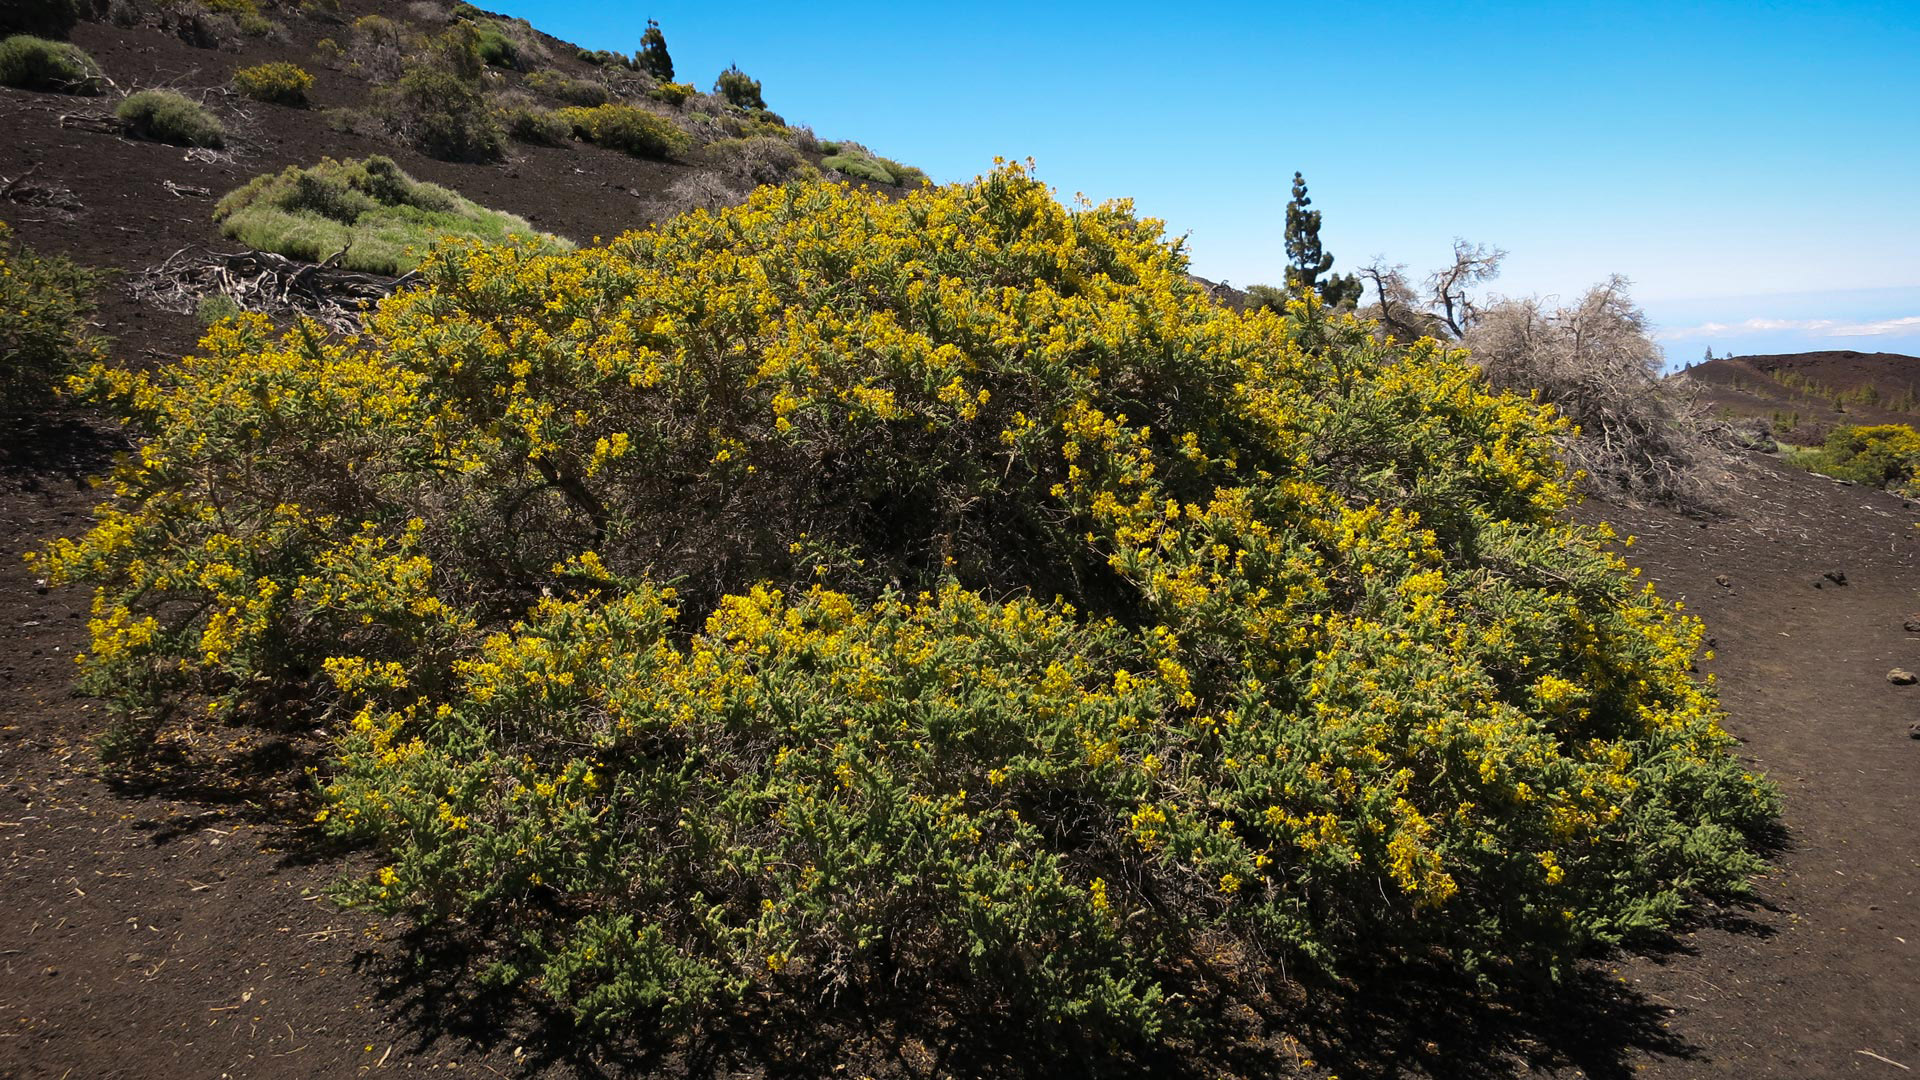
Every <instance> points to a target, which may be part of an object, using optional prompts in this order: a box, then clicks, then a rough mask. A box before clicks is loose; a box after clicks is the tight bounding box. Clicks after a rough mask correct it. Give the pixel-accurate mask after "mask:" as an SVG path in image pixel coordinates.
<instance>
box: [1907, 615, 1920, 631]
mask: <svg viewBox="0 0 1920 1080" xmlns="http://www.w3.org/2000/svg"><path fill="white" fill-rule="evenodd" d="M1907 633H1909V634H1920V615H1915V616H1914V617H1913V618H1911V619H1908V620H1907Z"/></svg>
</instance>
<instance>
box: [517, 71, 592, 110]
mask: <svg viewBox="0 0 1920 1080" xmlns="http://www.w3.org/2000/svg"><path fill="white" fill-rule="evenodd" d="M527 89H529V90H532V91H534V92H535V93H538V94H545V95H546V96H548V97H550V98H554V99H556V100H558V101H564V102H566V103H567V104H569V105H579V106H581V107H583V108H588V109H591V108H593V107H594V106H596V105H605V104H606V103H607V102H608V101H609V100H611V98H610V97H609V95H608V94H607V88H606V87H605V86H603V85H601V84H600V83H597V82H588V81H587V80H585V79H573V78H568V77H567V76H565V75H563V74H561V73H560V72H557V71H536V72H534V73H533V74H531V75H529V76H527Z"/></svg>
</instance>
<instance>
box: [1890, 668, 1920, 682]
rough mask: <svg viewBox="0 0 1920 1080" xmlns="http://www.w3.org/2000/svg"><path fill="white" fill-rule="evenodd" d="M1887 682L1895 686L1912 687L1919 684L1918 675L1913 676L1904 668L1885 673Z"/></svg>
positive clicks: (1919, 678) (1919, 677) (1919, 676)
mask: <svg viewBox="0 0 1920 1080" xmlns="http://www.w3.org/2000/svg"><path fill="white" fill-rule="evenodd" d="M1887 681H1888V682H1890V683H1892V684H1893V685H1895V686H1912V685H1913V684H1914V683H1917V682H1920V675H1915V674H1914V673H1913V672H1911V671H1908V670H1907V669H1906V668H1894V669H1893V670H1892V671H1889V672H1887Z"/></svg>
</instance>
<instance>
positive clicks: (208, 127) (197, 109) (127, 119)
mask: <svg viewBox="0 0 1920 1080" xmlns="http://www.w3.org/2000/svg"><path fill="white" fill-rule="evenodd" d="M113 114H114V115H115V116H117V117H119V118H120V122H121V123H123V124H125V125H126V127H127V134H129V135H132V136H133V137H135V138H138V139H152V140H154V141H155V142H163V143H172V144H173V145H175V146H206V147H218V146H221V145H223V144H224V143H225V142H226V129H225V128H224V127H223V126H221V123H220V119H219V118H218V117H216V116H214V115H213V114H212V113H210V112H208V111H207V110H206V108H205V107H204V106H202V105H201V104H200V103H199V102H197V101H194V100H193V99H192V98H189V97H187V96H186V95H184V94H181V93H178V92H176V91H173V90H140V91H137V92H135V93H132V94H128V95H127V96H126V98H125V99H123V100H122V101H121V102H120V104H119V105H118V106H117V107H115V109H114V110H113Z"/></svg>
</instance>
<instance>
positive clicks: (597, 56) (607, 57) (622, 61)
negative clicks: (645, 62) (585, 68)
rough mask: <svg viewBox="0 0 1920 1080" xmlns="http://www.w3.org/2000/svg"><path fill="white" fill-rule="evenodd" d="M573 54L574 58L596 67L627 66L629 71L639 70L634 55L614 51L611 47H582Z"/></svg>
mask: <svg viewBox="0 0 1920 1080" xmlns="http://www.w3.org/2000/svg"><path fill="white" fill-rule="evenodd" d="M573 55H574V58H575V59H577V60H579V61H580V62H582V63H585V64H592V65H593V66H594V67H603V68H625V69H626V70H628V71H634V70H637V65H635V64H634V62H633V58H632V57H630V56H627V55H626V54H624V53H617V52H614V51H612V50H611V49H580V50H577V51H576V52H575V53H574V54H573Z"/></svg>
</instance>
